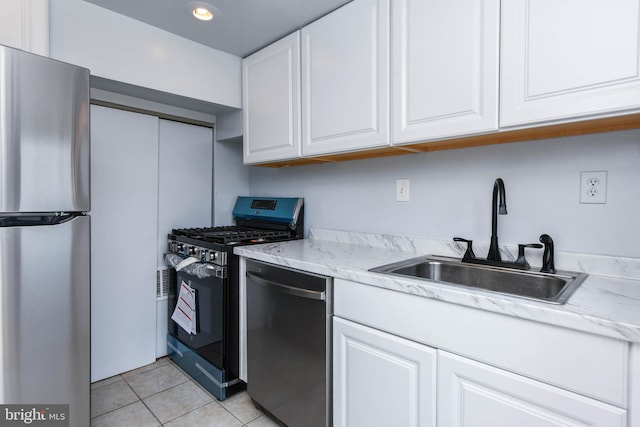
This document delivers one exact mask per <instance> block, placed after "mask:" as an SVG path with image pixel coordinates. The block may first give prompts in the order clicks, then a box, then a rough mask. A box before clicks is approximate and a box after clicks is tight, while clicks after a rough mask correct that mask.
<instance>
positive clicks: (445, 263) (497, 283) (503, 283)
mask: <svg viewBox="0 0 640 427" xmlns="http://www.w3.org/2000/svg"><path fill="white" fill-rule="evenodd" d="M369 271H372V272H376V273H384V274H391V275H395V276H404V277H410V278H414V279H427V280H434V281H436V282H443V283H446V284H452V285H456V286H465V287H468V288H473V289H479V290H483V291H490V292H496V293H500V294H505V295H512V296H517V297H520V298H528V299H533V300H536V301H544V302H549V303H554V304H564V303H565V302H567V300H568V299H569V296H571V294H572V293H573V292H574V291H575V290H576V288H577V287H578V286H579V285H580V284H581V283H582V282H583V281H584V280H585V279H586V278H587V274H586V273H574V272H568V271H559V272H558V273H556V274H548V273H539V272H533V271H522V270H516V269H510V268H503V267H491V266H484V265H476V264H467V263H463V262H461V261H460V260H458V259H456V258H449V257H440V256H423V257H418V258H412V259H409V260H406V261H400V262H396V263H393V264H388V265H383V266H380V267H375V268H372V269H370V270H369Z"/></svg>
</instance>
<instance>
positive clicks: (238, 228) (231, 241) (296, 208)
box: [168, 197, 304, 265]
mask: <svg viewBox="0 0 640 427" xmlns="http://www.w3.org/2000/svg"><path fill="white" fill-rule="evenodd" d="M233 216H234V218H235V221H236V225H231V226H218V227H200V228H179V229H173V230H172V231H171V234H169V236H168V237H169V246H168V249H169V253H172V254H177V255H180V256H183V257H193V258H196V259H197V260H199V261H200V262H208V263H213V264H217V265H226V264H227V254H226V252H229V253H231V252H232V248H233V247H234V246H243V245H253V244H258V243H270V242H281V241H285V240H295V239H301V238H302V234H303V218H304V207H303V199H301V198H255V197H238V199H237V201H236V205H235V208H234V210H233Z"/></svg>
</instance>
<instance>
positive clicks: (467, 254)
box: [453, 237, 476, 261]
mask: <svg viewBox="0 0 640 427" xmlns="http://www.w3.org/2000/svg"><path fill="white" fill-rule="evenodd" d="M453 241H454V242H465V243H466V244H467V251H466V252H465V253H464V256H463V257H462V260H463V261H466V260H468V259H473V258H475V257H476V254H474V253H473V240H468V239H463V238H462V237H454V238H453Z"/></svg>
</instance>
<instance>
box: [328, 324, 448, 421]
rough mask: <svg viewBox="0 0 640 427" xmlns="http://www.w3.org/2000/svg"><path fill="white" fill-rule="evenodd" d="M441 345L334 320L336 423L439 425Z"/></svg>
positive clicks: (334, 398) (334, 418)
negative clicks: (438, 362)
mask: <svg viewBox="0 0 640 427" xmlns="http://www.w3.org/2000/svg"><path fill="white" fill-rule="evenodd" d="M435 375H436V350H434V349H432V348H430V347H427V346H424V345H421V344H418V343H415V342H413V341H408V340H405V339H402V338H399V337H396V336H394V335H390V334H387V333H384V332H380V331H378V330H376V329H372V328H368V327H366V326H362V325H360V324H357V323H353V322H349V321H347V320H344V319H340V318H338V317H334V320H333V425H334V426H335V427H347V426H348V427H376V426H380V427H386V426H405V427H418V426H420V427H427V426H432V427H435V421H436V414H435V409H436V400H435V398H436V394H435V391H436V390H435V388H436V387H435V379H436V376H435Z"/></svg>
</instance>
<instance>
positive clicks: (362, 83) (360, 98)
mask: <svg viewBox="0 0 640 427" xmlns="http://www.w3.org/2000/svg"><path fill="white" fill-rule="evenodd" d="M388 68H389V0H354V1H353V2H351V3H348V4H347V5H345V6H343V7H342V8H340V9H338V10H336V11H334V12H332V13H330V14H329V15H327V16H325V17H324V18H322V19H320V20H318V21H316V22H313V23H312V24H310V25H308V26H306V27H304V28H303V29H302V134H303V147H302V154H303V155H305V156H307V155H317V154H330V153H337V152H342V151H351V150H357V149H361V148H369V147H376V146H383V145H387V144H388V143H389V130H388V122H389V106H388V104H389V71H388Z"/></svg>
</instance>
